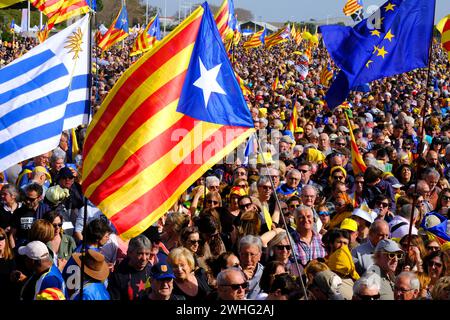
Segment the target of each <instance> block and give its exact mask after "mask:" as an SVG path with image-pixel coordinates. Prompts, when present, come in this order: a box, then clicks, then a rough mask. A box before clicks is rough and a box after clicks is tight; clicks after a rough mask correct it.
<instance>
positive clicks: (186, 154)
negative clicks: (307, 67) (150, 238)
mask: <svg viewBox="0 0 450 320" xmlns="http://www.w3.org/2000/svg"><path fill="white" fill-rule="evenodd" d="M254 131H255V129H254V126H253V120H252V117H251V115H250V111H249V109H248V107H247V105H246V103H245V100H244V96H243V95H242V92H241V89H240V87H239V84H238V82H237V80H236V77H235V76H234V71H233V69H232V66H231V63H230V61H229V60H228V57H227V53H226V52H225V49H224V47H223V44H222V39H221V37H220V34H219V32H218V30H217V26H216V23H215V21H214V18H213V16H212V14H211V11H210V9H209V7H208V4H207V3H206V2H205V3H204V4H203V5H202V6H200V7H199V8H197V9H196V10H195V11H194V12H193V13H192V14H191V15H190V16H189V17H188V18H187V19H185V20H184V21H183V22H182V23H181V24H180V25H179V26H178V27H177V28H176V29H175V30H173V31H172V32H171V33H170V34H169V35H168V36H166V37H165V38H164V39H163V40H162V41H160V42H158V43H157V44H156V45H155V47H153V49H152V50H150V51H148V52H146V53H145V54H144V55H143V56H142V57H141V58H140V59H139V60H138V61H136V62H135V63H134V64H133V65H132V66H131V67H130V68H129V69H128V70H127V71H126V72H125V73H124V74H123V75H122V76H121V78H120V79H119V80H118V81H117V83H116V85H115V86H114V87H113V88H112V90H111V91H110V93H109V94H108V96H107V97H106V98H105V100H104V102H103V104H102V106H101V108H100V109H99V111H98V112H97V114H96V115H95V116H94V119H93V121H92V123H91V124H90V126H89V127H88V130H87V136H86V139H85V144H84V149H83V159H84V163H83V192H84V193H85V195H86V196H87V197H88V198H89V199H90V200H91V201H92V202H93V203H94V204H95V205H96V206H98V207H99V209H100V210H101V211H102V212H103V213H104V214H105V215H106V216H107V217H108V218H109V219H110V221H111V222H112V223H113V224H114V226H115V227H116V229H117V231H118V234H120V235H121V237H123V238H125V239H126V238H131V237H134V236H136V235H138V234H140V233H142V232H143V231H144V230H146V229H147V228H148V227H149V226H150V225H152V224H153V223H154V222H155V221H157V220H158V219H159V218H160V217H161V216H162V215H163V214H165V213H166V212H167V211H168V210H169V209H170V207H171V206H172V205H173V204H174V203H175V202H176V201H177V200H178V198H179V197H180V195H181V194H182V193H183V192H184V191H185V190H186V189H188V188H189V186H191V185H192V184H193V183H194V182H195V181H196V180H197V179H198V178H200V177H201V176H202V175H203V174H204V173H205V172H206V171H207V170H208V169H209V168H211V166H213V165H214V164H215V163H217V162H218V161H220V160H221V159H222V158H224V157H225V156H226V155H227V154H229V153H230V152H231V151H232V150H234V149H235V148H236V147H237V146H238V145H240V144H241V143H243V142H244V141H245V140H246V138H248V137H249V136H250V134H251V133H252V132H254Z"/></svg>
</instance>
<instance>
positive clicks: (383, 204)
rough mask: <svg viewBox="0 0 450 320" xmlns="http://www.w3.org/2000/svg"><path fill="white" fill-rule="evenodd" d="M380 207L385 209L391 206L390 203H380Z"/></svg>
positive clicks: (378, 203)
mask: <svg viewBox="0 0 450 320" xmlns="http://www.w3.org/2000/svg"><path fill="white" fill-rule="evenodd" d="M379 205H381V206H382V207H383V208H387V207H388V206H389V203H386V202H380V201H378V202H377V206H379Z"/></svg>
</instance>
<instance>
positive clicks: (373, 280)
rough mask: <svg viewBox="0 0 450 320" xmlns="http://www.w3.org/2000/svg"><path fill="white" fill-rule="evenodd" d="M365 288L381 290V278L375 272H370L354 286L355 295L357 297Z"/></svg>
mask: <svg viewBox="0 0 450 320" xmlns="http://www.w3.org/2000/svg"><path fill="white" fill-rule="evenodd" d="M363 287H367V289H369V290H373V289H375V290H377V291H380V289H381V277H380V276H379V275H378V274H376V273H375V272H369V273H366V274H364V275H363V276H362V277H361V278H359V279H358V280H356V282H355V284H354V285H353V294H355V295H357V294H359V293H360V292H361V289H362V288H363Z"/></svg>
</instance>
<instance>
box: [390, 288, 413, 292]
mask: <svg viewBox="0 0 450 320" xmlns="http://www.w3.org/2000/svg"><path fill="white" fill-rule="evenodd" d="M394 290H395V291H399V292H401V293H407V292H409V291H411V290H414V289H412V288H411V289H405V288H400V287H394Z"/></svg>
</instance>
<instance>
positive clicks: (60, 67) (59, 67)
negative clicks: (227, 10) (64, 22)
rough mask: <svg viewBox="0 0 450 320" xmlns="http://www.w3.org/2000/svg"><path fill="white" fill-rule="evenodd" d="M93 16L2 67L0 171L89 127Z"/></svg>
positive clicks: (0, 78)
mask: <svg viewBox="0 0 450 320" xmlns="http://www.w3.org/2000/svg"><path fill="white" fill-rule="evenodd" d="M88 36H89V15H86V16H84V17H83V18H82V19H80V20H78V21H76V22H75V23H74V24H72V25H71V26H69V27H67V28H66V29H64V30H62V31H61V32H59V33H57V34H56V35H54V36H53V37H51V38H49V39H48V40H47V41H45V42H43V43H42V44H40V45H38V46H36V47H35V48H33V49H32V50H30V51H29V52H27V53H26V54H25V55H23V56H22V57H20V58H19V59H17V60H15V61H13V62H12V63H11V64H9V65H7V66H6V67H4V68H2V69H0V171H2V170H5V169H7V168H9V167H10V166H12V165H14V164H16V163H18V162H20V161H23V160H26V159H29V158H32V157H34V156H37V155H39V154H42V153H44V152H47V151H50V150H52V149H54V148H56V147H57V146H58V144H59V139H60V136H61V132H62V131H63V130H65V129H70V128H73V127H76V126H78V125H80V124H85V123H87V120H88V113H89V68H88V64H89V61H88V60H89V59H88V57H89V47H88Z"/></svg>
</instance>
